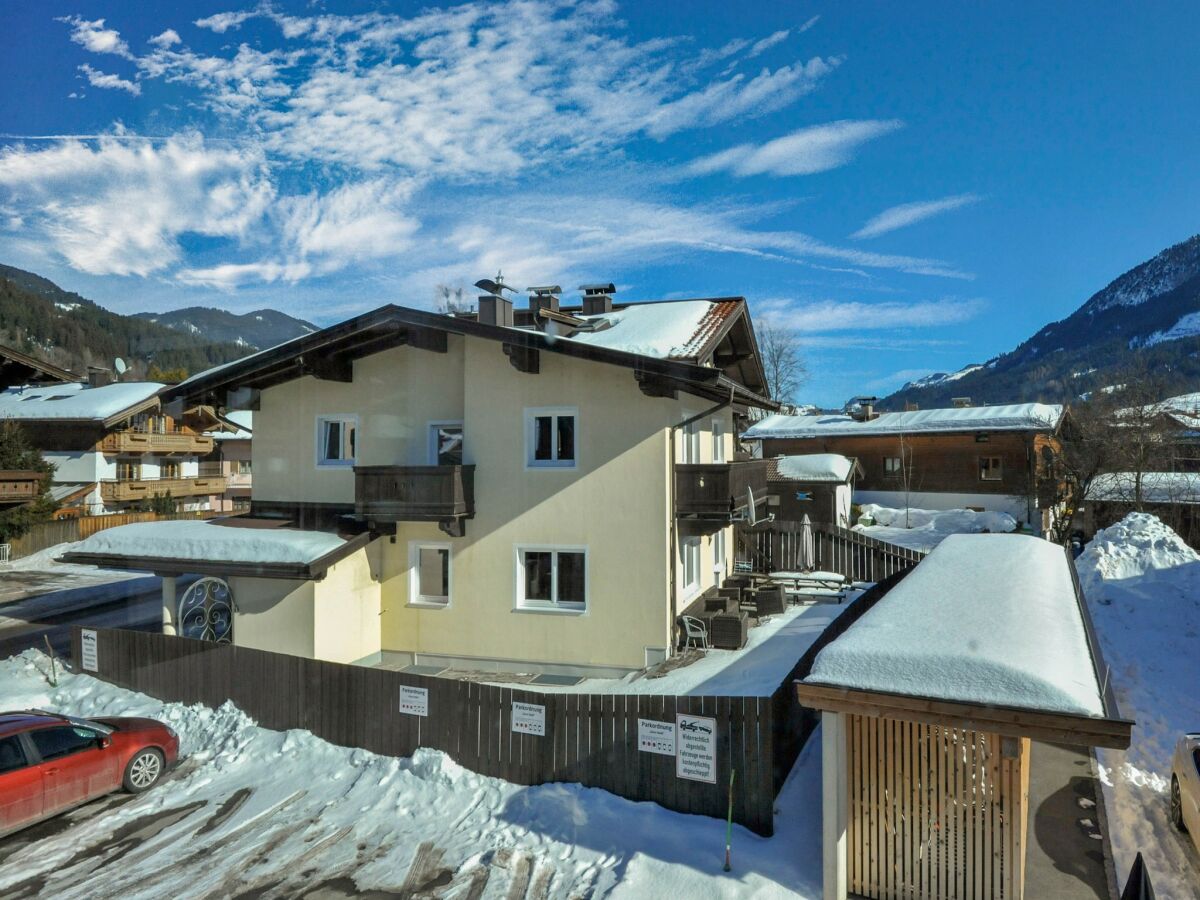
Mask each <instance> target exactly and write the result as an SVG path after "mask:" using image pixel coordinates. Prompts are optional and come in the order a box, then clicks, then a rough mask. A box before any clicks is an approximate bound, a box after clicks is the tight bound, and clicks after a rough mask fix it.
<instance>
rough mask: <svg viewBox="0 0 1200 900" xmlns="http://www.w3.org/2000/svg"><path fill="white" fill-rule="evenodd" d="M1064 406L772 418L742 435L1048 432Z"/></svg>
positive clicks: (840, 435) (1021, 404)
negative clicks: (859, 418) (863, 416)
mask: <svg viewBox="0 0 1200 900" xmlns="http://www.w3.org/2000/svg"><path fill="white" fill-rule="evenodd" d="M1062 414H1063V407H1062V406H1061V405H1059V404H1056V403H1054V404H1048V403H1014V404H1010V405H1007V406H967V407H962V408H958V407H955V408H952V409H918V410H913V411H912V412H888V413H881V414H880V415H879V416H878V417H877V418H874V419H871V420H870V421H869V422H860V421H857V420H856V419H853V418H851V417H850V416H846V415H819V416H780V415H774V416H767V417H766V418H765V419H763V420H762V421H760V422H757V423H755V424H754V425H753V426H752V427H751V428H750V429H749V430H748V431H746V432H745V434H743V435H742V436H743V437H745V438H749V439H755V438H815V437H846V436H850V435H881V434H911V433H924V434H927V433H933V432H952V431H1046V430H1051V429H1054V428H1056V427H1058V423H1059V420H1060V419H1061V418H1062Z"/></svg>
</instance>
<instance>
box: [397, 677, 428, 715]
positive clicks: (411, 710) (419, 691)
mask: <svg viewBox="0 0 1200 900" xmlns="http://www.w3.org/2000/svg"><path fill="white" fill-rule="evenodd" d="M400 712H402V713H405V714H406V715H410V716H427V715H429V688H423V687H409V686H408V685H406V684H402V685H400Z"/></svg>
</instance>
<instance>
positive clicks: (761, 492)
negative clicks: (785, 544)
mask: <svg viewBox="0 0 1200 900" xmlns="http://www.w3.org/2000/svg"><path fill="white" fill-rule="evenodd" d="M750 491H753V493H754V504H755V506H756V507H757V508H758V511H759V514H760V515H762V514H763V509H764V504H765V503H766V499H767V461H766V460H765V459H750V460H744V461H739V462H732V463H687V464H685V463H680V464H678V465H676V466H675V515H676V517H678V518H680V519H694V520H697V521H700V522H707V523H710V524H712V525H717V526H719V525H721V524H728V523H730V522H732V521H734V520H736V519H737V518H738V517H739V516H741V515H744V514H745V513H746V511H747V507H748V504H749V499H748V498H749V492H750Z"/></svg>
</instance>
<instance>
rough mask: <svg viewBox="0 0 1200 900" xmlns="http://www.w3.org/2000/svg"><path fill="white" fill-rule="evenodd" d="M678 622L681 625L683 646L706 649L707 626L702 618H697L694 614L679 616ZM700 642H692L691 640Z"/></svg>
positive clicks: (707, 647)
mask: <svg viewBox="0 0 1200 900" xmlns="http://www.w3.org/2000/svg"><path fill="white" fill-rule="evenodd" d="M679 624H680V625H682V626H683V634H684V639H683V646H684V647H689V646H693V647H694V646H699V647H700V648H701V649H703V650H708V649H709V646H708V628H707V626H705V624H704V622H703V620H701V619H697V618H696V617H695V616H680V617H679ZM697 640H698V641H699V642H700V643H699V644H698V645H697V644H694V643H693V641H697Z"/></svg>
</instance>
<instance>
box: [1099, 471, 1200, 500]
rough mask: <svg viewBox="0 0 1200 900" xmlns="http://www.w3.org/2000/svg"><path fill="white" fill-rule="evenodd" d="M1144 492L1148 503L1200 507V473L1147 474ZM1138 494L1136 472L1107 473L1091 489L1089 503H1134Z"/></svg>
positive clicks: (1145, 475)
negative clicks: (1198, 505)
mask: <svg viewBox="0 0 1200 900" xmlns="http://www.w3.org/2000/svg"><path fill="white" fill-rule="evenodd" d="M1141 489H1142V500H1143V501H1144V502H1146V503H1164V504H1171V503H1186V504H1193V503H1200V472H1143V473H1142V478H1141ZM1136 494H1137V473H1136V472H1106V473H1104V474H1102V475H1097V476H1096V477H1095V478H1094V479H1093V480H1092V483H1091V484H1090V485H1088V491H1087V499H1088V500H1097V501H1102V502H1109V503H1112V502H1118V503H1119V502H1125V503H1132V502H1133V501H1134V497H1135V496H1136Z"/></svg>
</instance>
